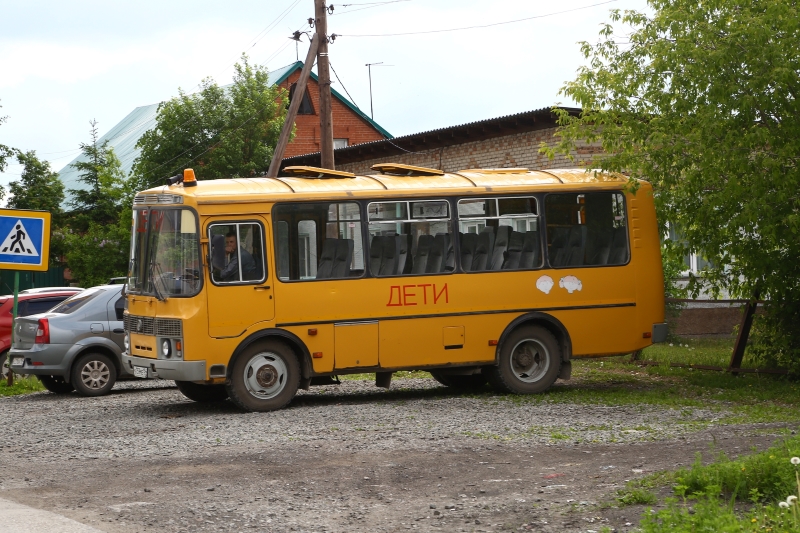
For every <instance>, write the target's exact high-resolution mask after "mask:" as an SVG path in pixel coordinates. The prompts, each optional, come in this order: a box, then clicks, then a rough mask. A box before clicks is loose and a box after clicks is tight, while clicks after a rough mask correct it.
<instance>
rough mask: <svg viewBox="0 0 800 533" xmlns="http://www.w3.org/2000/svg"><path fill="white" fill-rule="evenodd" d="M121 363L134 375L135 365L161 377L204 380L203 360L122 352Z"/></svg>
mask: <svg viewBox="0 0 800 533" xmlns="http://www.w3.org/2000/svg"><path fill="white" fill-rule="evenodd" d="M122 365H123V366H124V367H125V368H126V369H127V370H128V371H129V372H130V373H131V374H134V375H136V367H139V368H147V369H150V370H151V371H152V372H154V373H156V374H157V375H158V377H160V378H161V379H174V380H177V381H206V380H208V375H207V373H206V362H205V361H181V360H180V359H175V360H170V359H149V358H147V357H136V356H135V355H128V354H126V353H123V354H122Z"/></svg>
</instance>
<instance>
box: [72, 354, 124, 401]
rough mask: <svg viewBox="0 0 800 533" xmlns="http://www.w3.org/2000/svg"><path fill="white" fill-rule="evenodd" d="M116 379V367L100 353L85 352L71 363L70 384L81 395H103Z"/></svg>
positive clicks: (109, 389) (108, 390) (108, 358)
mask: <svg viewBox="0 0 800 533" xmlns="http://www.w3.org/2000/svg"><path fill="white" fill-rule="evenodd" d="M116 381H117V367H116V366H114V363H113V362H112V361H111V358H110V357H108V356H107V355H105V354H102V353H87V354H85V355H82V356H80V357H78V359H77V360H76V361H75V362H74V363H73V364H72V385H73V386H74V387H75V390H76V391H77V392H78V394H80V395H81V396H103V395H104V394H108V393H109V392H111V388H112V387H113V386H114V383H116Z"/></svg>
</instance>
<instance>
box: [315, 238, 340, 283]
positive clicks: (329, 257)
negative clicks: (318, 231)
mask: <svg viewBox="0 0 800 533" xmlns="http://www.w3.org/2000/svg"><path fill="white" fill-rule="evenodd" d="M337 241H338V239H325V240H324V241H322V253H320V254H319V264H318V265H317V279H329V278H330V277H331V272H332V270H333V260H334V258H335V257H336V242H337Z"/></svg>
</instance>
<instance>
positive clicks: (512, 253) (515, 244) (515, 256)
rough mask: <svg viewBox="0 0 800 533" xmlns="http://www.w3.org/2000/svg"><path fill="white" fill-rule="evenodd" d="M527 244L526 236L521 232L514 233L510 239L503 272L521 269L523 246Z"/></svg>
mask: <svg viewBox="0 0 800 533" xmlns="http://www.w3.org/2000/svg"><path fill="white" fill-rule="evenodd" d="M524 242H525V234H524V233H521V232H519V231H512V232H511V235H509V237H508V249H507V250H506V253H505V261H504V262H503V270H516V269H518V268H519V261H520V258H521V257H522V244H523V243H524Z"/></svg>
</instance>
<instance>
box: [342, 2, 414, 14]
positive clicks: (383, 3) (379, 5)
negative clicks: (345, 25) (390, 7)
mask: <svg viewBox="0 0 800 533" xmlns="http://www.w3.org/2000/svg"><path fill="white" fill-rule="evenodd" d="M410 1H411V0H391V1H389V2H365V3H363V4H341V5H342V7H350V6H361V5H365V6H367V7H360V8H358V9H349V10H347V11H345V12H344V13H332V14H331V16H332V17H333V16H336V15H349V14H350V13H355V12H356V11H363V10H365V9H372V8H375V7H381V6H385V5H386V4H396V3H398V2H410ZM334 7H335V6H334Z"/></svg>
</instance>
